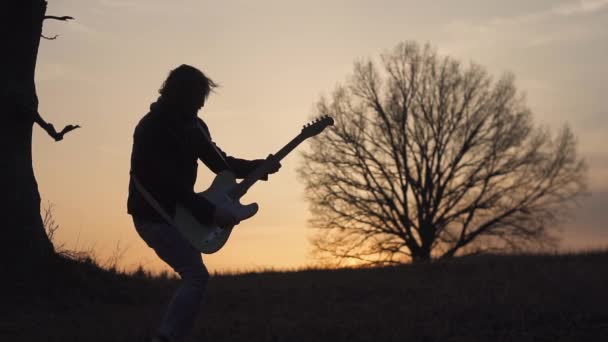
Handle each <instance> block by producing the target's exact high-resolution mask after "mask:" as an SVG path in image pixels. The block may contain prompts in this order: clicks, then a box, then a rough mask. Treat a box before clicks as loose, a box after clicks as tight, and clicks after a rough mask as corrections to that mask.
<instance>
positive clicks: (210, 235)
mask: <svg viewBox="0 0 608 342" xmlns="http://www.w3.org/2000/svg"><path fill="white" fill-rule="evenodd" d="M333 124H334V120H333V119H332V118H331V117H329V116H324V117H322V118H320V119H317V120H315V121H313V122H311V123H309V124H307V125H304V128H302V131H301V132H300V134H298V135H297V136H296V137H295V138H294V139H292V140H291V141H290V142H289V143H288V144H287V145H285V146H284V147H283V148H281V149H280V150H279V151H278V152H277V153H275V154H274V155H272V156H270V157H269V158H268V159H266V161H265V162H263V163H262V164H261V165H260V166H259V167H257V168H256V169H255V170H253V171H252V172H251V173H250V174H249V175H248V176H247V177H246V178H245V179H243V180H242V181H241V182H240V183H237V182H236V178H235V176H234V174H233V173H232V172H230V171H222V172H220V173H218V174H217V176H216V177H215V179H214V180H213V182H212V183H211V186H210V187H209V188H208V189H207V190H205V191H203V192H200V193H198V194H197V195H199V196H203V197H205V199H207V200H208V201H209V202H211V203H213V204H214V205H215V206H216V207H218V206H219V207H222V208H224V209H228V210H229V211H230V212H232V214H233V215H234V216H235V217H236V218H238V219H239V221H243V220H246V219H248V218H251V217H252V216H253V215H255V214H256V213H257V211H258V205H257V203H251V204H247V205H242V204H241V203H240V202H239V199H240V198H241V197H242V196H243V195H245V194H246V193H247V191H248V190H249V188H251V186H252V185H253V184H255V182H257V181H258V180H260V178H263V177H264V176H266V175H267V174H268V172H269V170H270V169H271V168H272V167H273V165H274V164H275V163H276V162H279V161H281V159H283V158H285V156H287V154H289V153H290V152H291V151H292V150H293V149H294V148H296V147H297V146H298V145H299V144H300V143H302V142H303V141H304V140H306V139H308V138H311V137H314V136H315V135H317V134H319V133H321V132H322V131H323V130H324V129H325V128H326V127H328V126H331V125H333ZM173 221H174V224H175V226H176V227H177V229H178V230H179V231H180V233H181V234H182V235H183V236H184V237H185V238H186V239H187V240H188V241H189V242H190V243H191V244H192V246H194V247H195V248H196V249H198V250H199V251H201V252H202V253H205V254H211V253H215V252H217V251H218V250H220V249H221V248H222V247H223V246H224V244H226V241H228V238H229V237H230V233H231V232H232V229H233V228H234V226H233V227H219V226H218V225H216V224H210V225H205V224H201V223H200V222H198V220H197V219H196V218H195V217H194V215H192V213H191V212H190V211H189V209H187V208H185V207H184V206H182V205H181V204H179V203H178V204H177V206H176V211H175V217H174V219H173Z"/></svg>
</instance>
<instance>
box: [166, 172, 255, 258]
mask: <svg viewBox="0 0 608 342" xmlns="http://www.w3.org/2000/svg"><path fill="white" fill-rule="evenodd" d="M236 186H237V182H236V178H235V177H234V174H233V173H232V172H230V171H223V172H221V173H219V174H218V175H217V176H216V177H215V179H214V180H213V183H211V186H210V187H209V189H207V190H205V191H203V192H200V193H198V195H199V196H203V197H205V199H207V200H208V201H209V202H211V203H213V204H214V205H215V206H216V207H222V208H226V209H228V210H230V211H231V212H232V213H233V214H234V215H235V216H236V217H237V218H238V219H239V220H245V219H248V218H250V217H252V216H253V215H255V214H256V213H257V211H258V205H257V204H256V203H252V204H248V205H242V204H241V203H240V202H239V200H238V199H233V198H232V197H230V195H229V194H230V192H231V191H232V190H233V189H234V188H235V187H236ZM173 220H174V223H175V225H176V226H177V229H178V230H179V231H180V233H181V234H182V236H184V237H185V238H186V240H188V241H189V242H190V244H191V245H192V246H194V248H196V249H197V250H199V251H200V252H202V253H205V254H212V253H215V252H217V251H218V250H220V249H221V248H222V247H223V246H224V244H226V241H228V238H229V237H230V233H232V229H233V228H234V227H224V228H220V227H219V226H217V225H215V224H208V225H206V224H202V223H200V222H199V221H198V220H197V219H196V218H195V217H194V215H192V213H191V212H190V210H189V209H187V208H185V207H184V206H182V205H181V204H179V203H178V204H177V206H176V209H175V217H174V219H173Z"/></svg>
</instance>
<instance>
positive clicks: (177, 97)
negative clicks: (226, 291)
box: [127, 65, 281, 342]
mask: <svg viewBox="0 0 608 342" xmlns="http://www.w3.org/2000/svg"><path fill="white" fill-rule="evenodd" d="M216 86H217V85H216V84H215V83H214V82H213V81H212V80H210V79H209V78H207V76H205V74H203V72H201V71H200V70H198V69H196V68H194V67H192V66H189V65H181V66H179V67H177V68H176V69H174V70H173V71H171V72H170V74H169V76H168V77H167V80H166V81H165V82H164V83H163V85H162V87H161V89H160V90H159V93H160V97H159V98H158V100H157V101H156V102H155V103H153V104H152V105H151V106H150V112H149V113H148V114H146V115H145V116H144V117H143V118H142V119H141V121H140V122H139V124H138V125H137V127H136V128H135V133H134V135H133V150H132V153H131V180H130V183H129V198H128V203H127V207H128V212H129V214H131V215H132V216H133V222H134V224H135V228H136V230H137V232H138V233H139V235H140V236H141V238H142V239H143V240H144V241H145V242H146V244H147V245H148V246H149V247H151V248H152V249H154V251H155V252H156V254H157V255H158V256H159V257H160V258H161V259H162V260H163V261H165V262H166V263H167V264H169V266H171V267H172V268H173V269H174V270H175V272H177V273H178V274H179V275H180V277H181V284H180V286H179V288H178V289H177V291H176V293H175V294H174V296H173V299H172V300H171V303H170V304H169V306H168V308H167V310H166V312H165V315H164V317H163V319H162V322H161V325H160V329H159V331H158V335H157V337H156V338H155V341H163V342H180V341H183V340H184V339H185V338H186V337H187V336H188V334H189V332H190V330H191V328H192V325H193V323H194V319H195V317H196V315H197V313H198V311H199V308H200V304H201V301H202V298H203V293H204V291H205V288H206V285H207V281H208V279H209V273H208V272H207V269H206V268H205V265H204V264H203V261H202V258H201V254H200V252H199V251H198V250H196V249H195V248H194V247H192V246H191V245H190V244H189V242H188V241H187V240H185V239H184V238H183V237H182V236H181V235H180V233H179V231H178V230H177V229H176V228H175V227H174V226H172V225H171V224H170V222H167V220H166V219H165V218H166V217H167V216H169V217H173V216H174V215H175V205H176V203H178V202H179V203H181V204H182V205H183V206H185V207H187V208H188V209H190V211H191V212H192V213H193V214H194V215H195V217H196V218H197V219H198V220H199V221H200V222H201V223H215V224H217V225H219V226H230V225H234V224H237V223H238V220H237V218H235V217H234V216H233V215H232V214H231V213H230V212H229V211H226V210H225V209H222V208H219V207H217V208H216V207H215V206H214V205H213V204H212V203H210V202H208V201H207V200H205V199H204V198H203V197H201V196H197V195H196V194H195V193H194V190H193V189H194V183H195V182H196V175H197V161H198V159H200V160H201V161H202V162H203V163H204V164H205V165H206V166H207V167H208V168H209V169H211V170H212V171H213V172H215V173H219V172H221V171H223V170H226V169H229V170H231V171H232V172H233V173H234V174H235V175H236V177H238V178H244V177H245V176H246V175H247V174H248V173H249V172H251V171H252V170H254V169H255V168H256V167H257V166H258V165H260V163H262V162H263V161H264V160H252V161H249V160H243V159H237V158H233V157H230V156H227V155H226V154H225V153H224V152H222V151H221V150H220V149H219V148H217V147H216V146H215V144H213V142H212V141H211V138H210V134H209V130H208V128H207V125H206V124H205V123H204V122H203V121H202V120H201V119H199V118H198V117H197V112H198V111H199V110H200V109H201V108H202V107H203V106H204V104H205V100H206V99H207V97H208V95H209V93H210V92H211V91H212V90H213V88H215V87H216ZM280 166H281V165H280V164H279V163H277V164H276V165H275V166H274V168H273V169H272V170H271V173H274V172H276V171H277V170H278V169H279V168H280ZM140 187H143V188H144V192H147V193H148V195H145V194H144V193H143V192H142V190H141V189H140ZM149 197H152V198H153V201H155V202H156V203H158V206H159V207H160V208H158V207H155V205H154V204H151V203H150V200H149ZM163 212H164V213H163Z"/></svg>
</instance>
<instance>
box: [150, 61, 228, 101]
mask: <svg viewBox="0 0 608 342" xmlns="http://www.w3.org/2000/svg"><path fill="white" fill-rule="evenodd" d="M216 87H218V84H217V83H215V82H213V80H211V79H210V78H209V77H207V76H206V75H205V74H204V73H203V72H202V71H200V70H199V69H197V68H195V67H193V66H190V65H187V64H182V65H180V66H178V67H177V68H175V69H173V70H171V72H170V73H169V76H168V77H167V79H166V80H165V81H164V82H163V85H162V86H161V87H160V89H159V90H158V93H159V94H160V96H161V98H163V99H164V100H165V101H167V102H170V103H178V102H180V99H181V97H182V96H187V94H190V93H191V92H192V90H193V89H196V90H200V91H202V92H203V95H204V96H205V99H207V97H208V96H209V93H211V91H213V89H214V88H216Z"/></svg>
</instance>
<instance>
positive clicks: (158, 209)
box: [130, 171, 175, 226]
mask: <svg viewBox="0 0 608 342" xmlns="http://www.w3.org/2000/svg"><path fill="white" fill-rule="evenodd" d="M130 174H131V180H132V181H133V185H135V188H136V189H137V191H139V193H141V195H142V196H143V197H144V199H145V200H146V201H147V202H148V204H149V205H150V206H151V207H152V208H154V210H156V212H157V213H158V214H159V215H160V216H161V217H162V218H163V219H164V220H165V221H167V223H168V224H169V225H171V226H175V223H174V221H173V219H172V218H171V216H169V214H168V213H167V212H166V211H165V209H163V207H162V206H161V205H160V203H158V201H157V200H156V199H155V198H154V196H152V194H151V193H149V192H148V190H146V188H144V186H143V185H142V184H141V182H140V181H139V179H137V177H136V176H135V174H134V173H133V171H131V172H130Z"/></svg>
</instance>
